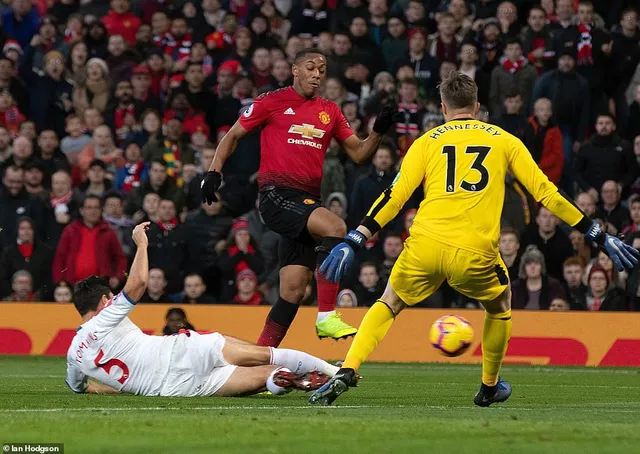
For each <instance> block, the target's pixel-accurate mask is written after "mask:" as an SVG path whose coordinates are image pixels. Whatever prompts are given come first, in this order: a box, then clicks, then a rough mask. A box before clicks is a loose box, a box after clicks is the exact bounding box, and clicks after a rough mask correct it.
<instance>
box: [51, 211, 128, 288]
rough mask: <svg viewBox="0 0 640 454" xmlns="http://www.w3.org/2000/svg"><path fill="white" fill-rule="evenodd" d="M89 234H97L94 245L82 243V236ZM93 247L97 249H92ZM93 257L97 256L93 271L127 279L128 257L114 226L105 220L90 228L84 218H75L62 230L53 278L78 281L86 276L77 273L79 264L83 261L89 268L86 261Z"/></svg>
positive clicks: (73, 282) (93, 258) (54, 263)
mask: <svg viewBox="0 0 640 454" xmlns="http://www.w3.org/2000/svg"><path fill="white" fill-rule="evenodd" d="M87 234H90V235H95V248H91V247H85V246H84V245H82V243H83V238H86V236H85V235H87ZM91 249H94V250H93V251H91ZM92 260H95V263H94V268H95V269H94V271H95V273H93V274H95V275H97V276H107V277H110V278H111V277H115V278H118V279H119V280H123V279H124V276H125V272H126V271H127V257H126V256H125V255H124V252H123V251H122V246H120V243H119V242H118V237H117V236H116V233H115V232H114V231H113V230H112V229H111V227H109V225H108V224H107V223H106V222H104V221H100V223H99V224H98V225H96V226H95V227H94V228H93V229H88V228H87V227H86V226H85V224H84V222H83V221H81V220H76V221H73V222H72V223H71V224H69V225H68V226H67V227H65V229H64V230H63V232H62V236H61V237H60V242H59V243H58V248H57V250H56V255H55V258H54V259H53V279H54V282H59V281H66V282H69V283H70V284H75V283H76V282H77V281H79V280H81V279H83V278H85V277H87V276H76V274H77V273H76V265H78V264H82V265H83V266H84V268H85V269H86V268H87V262H89V261H92ZM89 268H91V265H89ZM85 274H86V273H85Z"/></svg>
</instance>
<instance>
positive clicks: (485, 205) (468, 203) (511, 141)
mask: <svg viewBox="0 0 640 454" xmlns="http://www.w3.org/2000/svg"><path fill="white" fill-rule="evenodd" d="M507 171H511V172H512V173H513V174H514V175H515V177H516V179H517V180H518V181H520V182H521V183H522V184H523V185H524V186H525V187H526V188H527V190H528V191H529V192H530V193H531V194H532V195H533V197H534V198H535V199H536V200H537V201H539V202H542V204H543V205H545V206H546V207H547V208H548V209H549V210H550V211H551V212H553V213H554V214H555V215H556V216H558V217H559V218H560V219H562V220H563V221H565V222H566V223H568V224H569V225H571V226H574V225H576V224H577V223H578V222H579V221H580V220H581V219H582V218H583V214H582V212H581V211H580V210H578V209H577V208H576V207H575V206H574V205H573V204H572V203H571V202H569V201H568V200H567V199H565V198H564V197H563V196H562V195H560V194H559V193H558V188H556V186H555V185H554V184H553V183H551V182H550V181H549V179H548V178H547V177H546V175H545V174H544V173H543V172H542V171H541V170H540V169H539V168H538V165H537V164H536V163H535V161H534V160H533V158H532V157H531V154H530V153H529V150H527V148H526V147H525V146H524V144H523V143H522V142H521V141H520V140H519V139H517V138H516V137H515V136H513V135H511V134H509V133H508V132H506V131H504V130H503V129H501V128H499V127H497V126H494V125H491V124H489V123H484V122H481V121H478V120H473V119H463V120H452V121H449V122H447V123H445V124H444V125H442V126H439V127H437V128H434V129H432V130H431V131H429V132H427V133H425V134H424V135H423V136H422V137H420V138H419V139H418V140H416V141H415V142H414V143H413V145H412V146H411V148H410V149H409V151H408V153H407V155H406V156H405V158H404V161H403V162H402V166H401V168H400V172H399V173H398V175H397V177H396V179H395V180H394V182H393V184H392V185H391V186H390V187H389V188H387V189H386V190H385V191H384V192H383V193H382V195H381V196H380V197H379V198H378V200H376V202H375V203H374V204H373V206H372V208H371V210H370V211H369V213H368V214H367V217H366V218H365V221H364V222H363V224H364V225H365V226H367V227H369V228H370V230H371V228H374V229H376V228H381V227H384V225H385V224H387V223H388V222H389V221H391V220H392V219H393V218H395V217H396V215H397V214H398V212H399V211H400V209H401V208H402V207H403V206H404V204H405V203H406V201H407V200H408V199H409V197H410V196H411V194H413V192H414V191H415V189H416V188H417V187H418V185H420V184H423V185H424V193H425V198H424V200H423V201H422V202H421V203H420V208H419V209H418V213H417V215H416V217H415V219H414V221H413V226H412V227H411V230H410V235H411V236H412V237H413V236H422V235H424V236H427V237H430V238H434V239H436V240H438V241H441V242H443V243H445V244H449V245H452V246H456V247H459V248H462V249H466V250H469V251H472V252H477V253H478V254H482V255H495V254H497V253H498V240H499V237H500V215H501V213H502V206H503V203H504V193H505V176H506V173H507Z"/></svg>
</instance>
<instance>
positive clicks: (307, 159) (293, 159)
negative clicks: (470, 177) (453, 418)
mask: <svg viewBox="0 0 640 454" xmlns="http://www.w3.org/2000/svg"><path fill="white" fill-rule="evenodd" d="M292 73H293V86H291V87H287V88H282V89H280V90H276V91H272V92H269V93H266V94H264V95H262V96H259V97H258V98H257V99H256V100H255V102H254V103H253V104H252V105H251V106H250V107H249V108H248V109H247V110H246V111H245V112H244V113H243V114H242V115H241V117H240V119H239V120H238V121H237V122H236V123H235V124H234V125H233V127H232V128H231V129H230V130H229V132H228V133H227V134H226V135H225V136H224V138H223V139H222V140H221V141H220V144H219V145H218V149H217V150H216V156H215V158H214V160H213V162H212V164H211V167H210V168H209V172H207V174H206V176H205V178H204V180H203V182H202V198H203V202H204V201H206V202H208V203H213V202H215V201H216V200H217V196H216V191H217V190H218V188H219V187H220V185H221V183H222V174H221V171H222V167H223V166H224V163H225V161H226V160H227V158H228V157H229V155H231V153H233V150H234V149H235V148H236V144H237V143H238V140H240V139H241V138H242V137H244V136H245V135H247V134H248V133H249V132H251V131H253V130H254V129H256V128H259V127H262V132H261V136H260V170H259V172H258V186H259V190H260V214H261V215H262V218H263V219H264V221H265V223H266V225H267V226H268V227H269V228H270V229H271V230H273V231H274V232H276V233H279V234H280V235H281V236H282V238H281V239H280V245H279V251H278V252H279V256H280V266H281V268H280V298H279V299H278V301H277V302H276V304H275V305H274V306H273V307H272V308H271V311H270V312H269V316H268V317H267V321H266V324H265V327H264V330H263V332H262V334H261V335H260V338H259V339H258V345H267V346H271V347H276V346H278V345H279V344H280V342H281V341H282V339H283V338H284V336H285V335H286V333H287V330H288V329H289V326H290V325H291V323H292V322H293V319H294V318H295V316H296V313H297V311H298V306H299V304H300V301H301V300H302V298H303V296H304V292H305V288H306V286H307V284H308V283H309V282H310V281H311V277H312V273H313V272H314V271H316V269H317V266H318V265H319V264H321V263H322V261H323V260H324V259H325V257H327V255H328V254H329V252H330V251H331V249H332V248H333V247H334V246H336V245H338V244H340V243H341V242H342V241H343V238H344V236H345V234H346V233H347V232H346V225H345V223H344V221H343V220H342V219H340V218H339V217H338V216H336V215H335V214H333V213H331V212H330V211H329V210H327V209H326V208H324V207H323V206H322V204H321V203H320V183H321V181H322V169H323V165H324V157H325V153H326V151H327V148H328V147H329V143H330V142H331V139H332V138H336V140H338V142H340V143H342V147H343V148H344V149H345V151H346V152H347V154H348V156H349V157H350V158H351V159H352V160H353V161H354V162H356V163H361V162H364V161H366V160H367V159H368V158H369V157H370V156H371V155H372V154H373V152H374V151H375V150H376V149H377V147H378V145H379V143H380V140H381V139H382V136H383V135H384V134H385V133H386V132H387V131H388V129H389V128H390V127H391V125H392V123H393V122H394V116H395V112H394V109H393V108H391V107H390V106H385V107H384V108H383V109H382V111H381V112H380V114H379V115H378V117H377V118H376V121H375V124H374V126H373V132H372V133H371V134H370V135H369V137H367V138H366V139H364V140H360V138H358V136H357V135H356V134H355V133H354V132H353V131H352V130H351V128H350V127H349V124H348V123H347V121H346V119H345V118H344V116H343V115H342V112H341V111H340V108H339V107H338V106H337V105H336V104H334V103H332V102H330V101H327V100H325V99H322V98H320V97H318V91H319V90H320V85H321V84H322V82H323V81H324V79H325V78H326V74H327V59H326V58H325V56H324V55H323V54H322V52H320V51H318V50H317V49H305V50H302V51H300V52H299V53H298V54H297V55H296V57H295V59H294V63H293V67H292ZM315 276H316V280H317V283H318V318H317V321H316V332H317V334H318V336H319V337H320V338H325V337H330V338H333V339H340V338H344V337H349V336H353V335H355V333H356V331H357V330H356V329H355V328H353V327H352V326H349V325H348V324H346V323H345V322H343V321H342V319H341V318H340V315H339V314H337V313H336V312H335V304H336V296H337V293H338V284H334V283H333V282H330V281H328V280H327V279H325V278H324V276H322V275H321V274H319V273H318V272H317V271H316V273H315Z"/></svg>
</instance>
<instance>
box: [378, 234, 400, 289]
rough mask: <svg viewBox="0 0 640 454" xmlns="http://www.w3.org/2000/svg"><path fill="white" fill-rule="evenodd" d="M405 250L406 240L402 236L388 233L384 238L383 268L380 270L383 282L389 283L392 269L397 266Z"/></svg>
mask: <svg viewBox="0 0 640 454" xmlns="http://www.w3.org/2000/svg"><path fill="white" fill-rule="evenodd" d="M403 249H404V240H403V239H402V235H400V234H399V233H393V232H390V233H387V235H386V236H385V237H384V243H383V244H382V254H383V259H382V266H381V269H380V279H381V280H382V281H383V282H387V281H388V280H389V276H390V275H391V269H392V268H393V265H395V263H396V260H398V257H399V256H400V254H401V253H402V250H403Z"/></svg>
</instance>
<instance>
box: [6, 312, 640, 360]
mask: <svg viewBox="0 0 640 454" xmlns="http://www.w3.org/2000/svg"><path fill="white" fill-rule="evenodd" d="M1 306H2V310H1V311H0V354H32V355H64V354H66V350H67V348H68V346H69V343H70V342H71V339H72V338H73V336H74V334H75V328H76V327H77V326H78V325H79V323H80V317H79V315H78V313H77V312H76V311H75V309H74V307H73V306H72V305H70V304H45V303H2V305H1ZM170 307H176V305H160V304H158V305H145V304H140V305H138V306H137V307H136V308H135V309H134V310H133V312H132V313H131V319H132V320H133V321H134V322H135V323H136V324H137V325H138V326H139V327H140V328H141V329H142V330H143V331H145V332H146V333H148V334H156V335H161V334H162V328H163V327H164V316H165V314H166V312H167V309H169V308H170ZM181 307H183V309H185V311H186V312H187V316H188V318H189V321H190V322H191V323H192V324H193V325H194V326H195V327H196V328H197V330H198V331H206V332H210V331H219V332H221V333H223V334H228V335H231V336H235V337H239V338H242V339H246V340H250V341H255V340H256V339H257V338H258V335H259V334H260V332H261V330H262V326H263V323H264V320H265V317H266V316H267V313H268V311H269V307H238V306H181ZM365 312H366V309H364V308H356V309H344V310H342V313H343V315H344V319H345V321H347V322H349V323H351V324H353V325H354V326H357V325H358V324H359V323H360V320H362V317H363V316H364V314H365ZM449 313H451V311H449V310H440V309H407V310H406V311H405V312H403V313H402V314H401V315H400V316H399V317H398V319H397V320H396V321H395V322H394V325H393V327H392V328H391V330H390V331H389V334H388V336H387V337H386V338H385V339H384V340H383V341H382V342H381V343H380V345H379V346H378V348H377V350H376V351H375V352H374V353H373V355H372V356H371V360H373V361H392V362H435V361H446V362H457V363H479V362H480V357H481V350H480V342H481V333H482V326H483V323H484V312H483V311H481V310H456V311H455V313H456V314H458V315H462V316H463V317H465V318H467V319H468V320H469V321H470V322H471V324H472V325H473V327H474V329H475V336H474V340H473V344H472V346H471V348H470V349H469V350H468V351H467V353H465V354H464V355H462V356H460V357H457V358H445V357H443V356H441V355H440V354H439V353H438V352H437V351H436V350H435V349H434V348H433V347H431V345H430V344H429V339H428V333H429V327H430V326H431V324H432V323H433V322H434V321H435V320H436V319H437V318H438V317H440V316H443V315H447V314H449ZM315 317H316V308H311V307H309V308H304V307H303V308H301V309H300V311H299V312H298V316H297V318H296V321H295V322H294V324H293V326H292V327H291V329H290V330H289V333H288V335H287V337H286V338H285V340H284V342H283V343H282V347H287V348H295V349H298V350H303V351H306V352H308V353H311V354H313V355H316V356H319V357H322V358H328V359H340V358H343V357H344V356H345V353H346V352H347V349H348V347H349V345H350V344H351V340H342V341H338V342H336V341H332V340H323V341H320V340H319V339H318V338H317V337H316V335H315V328H314V323H315ZM639 327H640V314H636V313H585V312H562V313H559V312H555V313H553V312H536V311H514V312H513V332H512V338H511V342H510V344H509V350H508V351H507V362H512V363H530V364H555V365H590V366H629V367H640V329H639Z"/></svg>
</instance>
